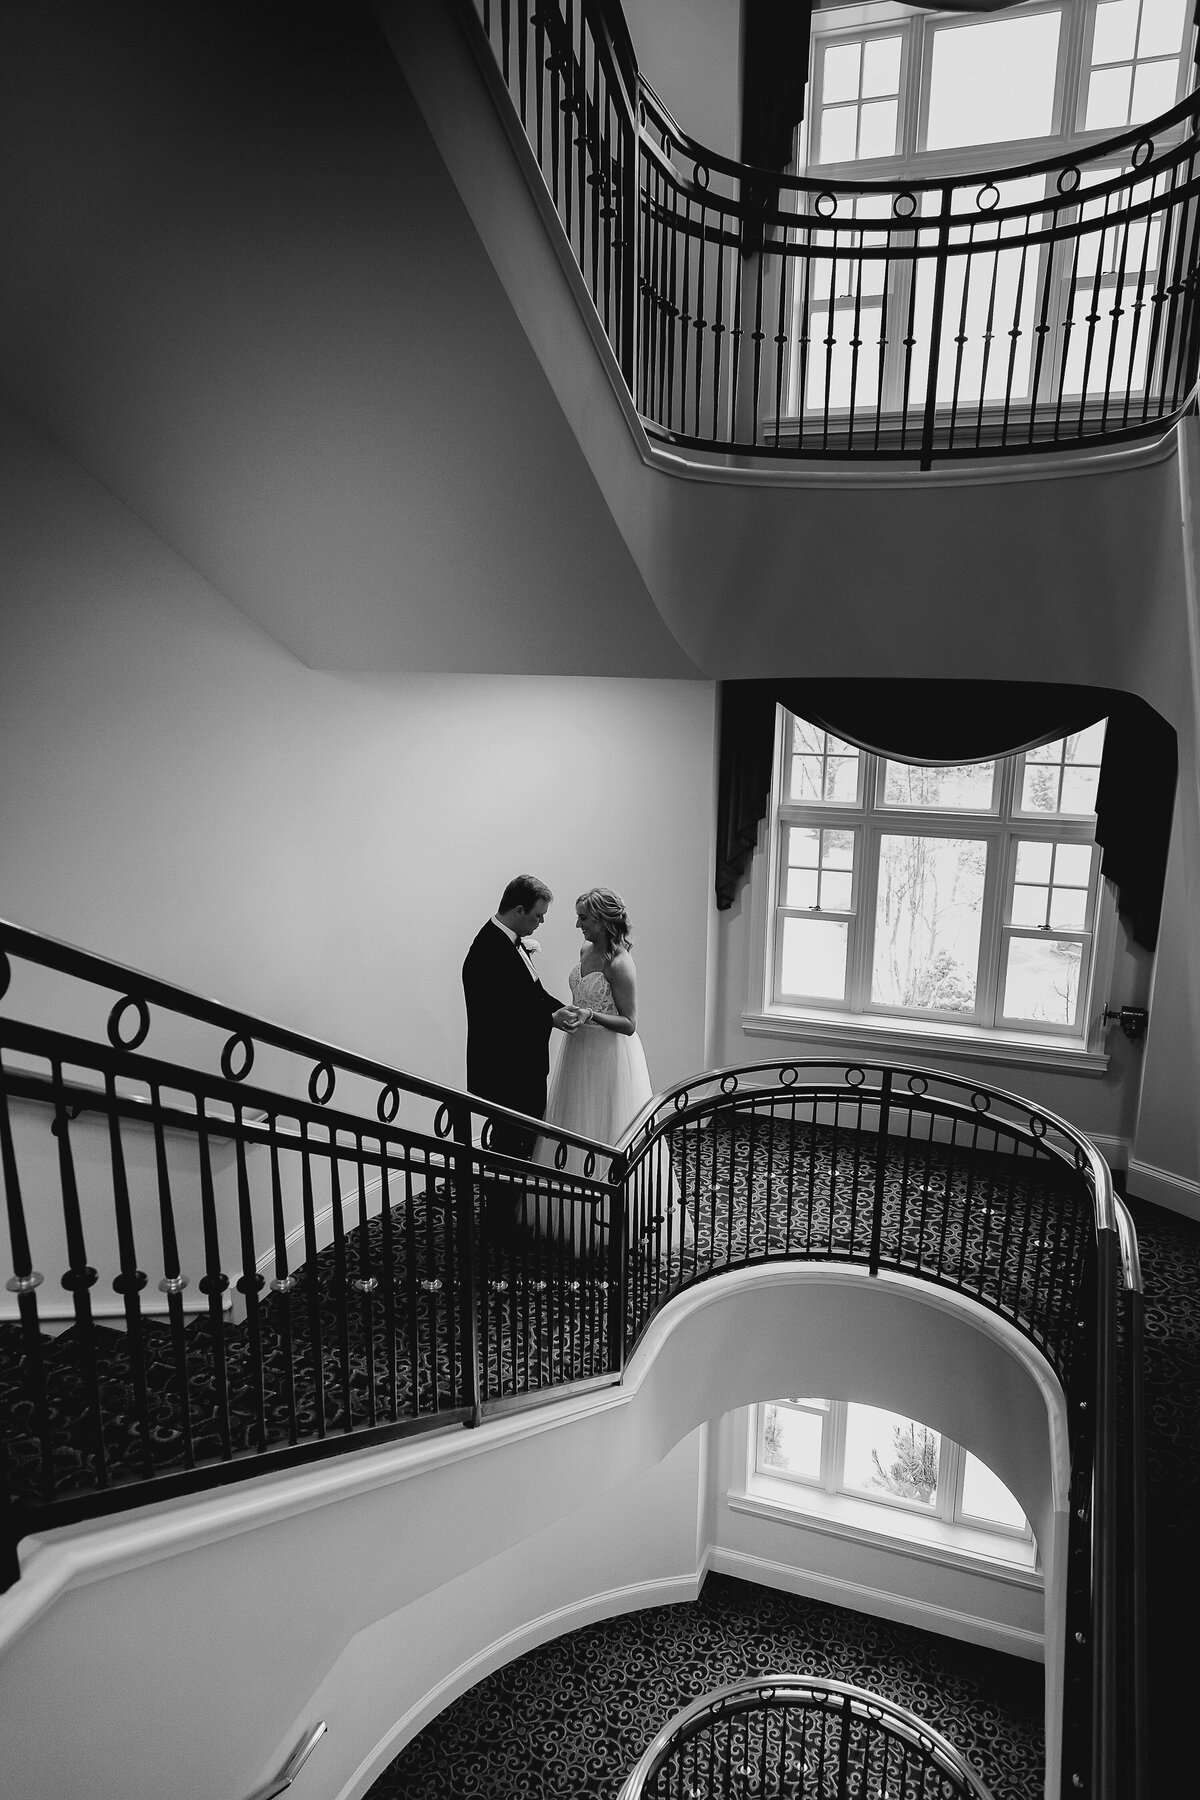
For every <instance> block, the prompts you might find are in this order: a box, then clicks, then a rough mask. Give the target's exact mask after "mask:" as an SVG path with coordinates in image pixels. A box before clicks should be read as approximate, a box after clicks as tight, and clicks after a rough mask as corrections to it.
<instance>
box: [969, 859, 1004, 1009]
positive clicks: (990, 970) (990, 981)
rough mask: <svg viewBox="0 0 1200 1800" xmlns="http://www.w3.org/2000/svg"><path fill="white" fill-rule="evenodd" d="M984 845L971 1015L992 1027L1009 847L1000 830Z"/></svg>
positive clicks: (1002, 951)
mask: <svg viewBox="0 0 1200 1800" xmlns="http://www.w3.org/2000/svg"><path fill="white" fill-rule="evenodd" d="M987 846H988V847H987V874H986V876H985V879H984V887H983V907H982V916H981V918H980V922H979V991H978V993H977V995H976V1009H975V1016H976V1018H977V1019H978V1021H979V1023H980V1024H981V1025H994V1024H995V1023H996V1015H997V1011H998V1008H999V1004H1000V999H999V996H1000V963H1001V960H1002V957H1003V954H1004V917H1005V907H1006V902H1007V899H1008V883H1009V862H1010V844H1009V840H1008V836H1007V833H1006V832H1005V831H1004V830H1003V829H1000V830H996V831H993V832H992V833H990V834H989V836H988V841H987Z"/></svg>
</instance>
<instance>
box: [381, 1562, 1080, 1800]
mask: <svg viewBox="0 0 1200 1800" xmlns="http://www.w3.org/2000/svg"><path fill="white" fill-rule="evenodd" d="M780 1671H784V1672H788V1673H792V1674H802V1675H819V1676H826V1677H832V1678H833V1679H834V1680H837V1681H849V1682H853V1683H855V1684H857V1685H858V1686H860V1687H865V1688H868V1689H870V1690H871V1691H872V1692H874V1693H879V1694H882V1695H884V1696H885V1698H887V1699H889V1700H892V1701H895V1702H896V1703H898V1704H899V1705H901V1706H905V1707H907V1708H909V1710H910V1711H912V1712H915V1713H917V1714H918V1715H920V1716H921V1717H922V1718H924V1719H926V1720H928V1721H930V1722H931V1723H933V1724H935V1725H936V1726H937V1727H938V1728H939V1729H940V1730H941V1731H942V1732H943V1733H944V1735H945V1736H946V1737H948V1738H949V1739H950V1741H951V1742H952V1743H953V1744H954V1745H955V1747H956V1748H957V1749H959V1750H960V1751H962V1753H963V1754H964V1755H965V1756H966V1757H967V1758H968V1760H969V1761H970V1762H972V1763H973V1764H974V1766H975V1768H976V1769H977V1770H978V1771H979V1773H980V1774H981V1775H982V1776H983V1778H984V1780H985V1781H986V1782H987V1784H988V1786H989V1787H990V1789H991V1792H992V1795H993V1800H1033V1796H1035V1795H1037V1794H1038V1793H1039V1792H1040V1791H1041V1786H1042V1769H1043V1765H1044V1760H1045V1748H1044V1744H1043V1737H1042V1681H1043V1678H1042V1668H1041V1664H1040V1663H1031V1662H1026V1661H1023V1660H1022V1659H1020V1658H1017V1657H1012V1656H1003V1655H1001V1654H999V1653H998V1652H996V1651H994V1650H982V1649H979V1648H977V1647H976V1646H975V1645H972V1644H962V1643H957V1642H952V1641H951V1640H950V1639H949V1638H941V1637H936V1636H934V1635H933V1634H932V1633H930V1632H925V1631H916V1630H913V1629H911V1628H910V1627H907V1626H903V1625H893V1624H889V1623H887V1622H886V1621H885V1620H882V1619H871V1618H866V1617H864V1615H863V1614H861V1613H853V1612H846V1611H843V1610H842V1609H841V1608H840V1607H836V1606H826V1605H823V1604H822V1603H821V1602H819V1601H816V1600H804V1599H801V1598H799V1597H798V1596H795V1595H792V1594H781V1593H777V1592H775V1591H773V1590H772V1589H769V1588H760V1587H754V1586H752V1585H750V1584H749V1583H748V1582H744V1581H734V1580H731V1579H730V1578H729V1577H728V1576H723V1575H710V1576H709V1577H708V1579H707V1581H706V1582H705V1583H704V1587H703V1590H702V1591H701V1594H700V1597H699V1599H698V1600H696V1601H695V1602H694V1603H693V1604H690V1605H678V1606H656V1607H652V1608H649V1609H648V1610H646V1611H644V1612H636V1613H626V1614H625V1615H623V1616H622V1617H621V1618H618V1619H612V1620H609V1621H607V1622H606V1623H603V1624H600V1625H590V1626H586V1627H585V1628H584V1629H583V1630H581V1631H573V1632H570V1633H568V1634H567V1635H566V1636H565V1637H562V1638H559V1639H557V1640H556V1641H555V1642H553V1643H550V1644H544V1645H542V1646H541V1648H540V1649H537V1650H534V1651H531V1652H530V1654H529V1655H527V1656H523V1657H520V1658H518V1659H517V1661H515V1662H512V1663H509V1664H508V1666H507V1667H506V1668H503V1669H499V1670H497V1672H496V1673H495V1674H494V1675H491V1676H489V1677H488V1678H487V1680H485V1681H481V1682H480V1683H479V1684H478V1685H477V1686H476V1687H474V1688H472V1689H471V1690H470V1692H469V1693H466V1694H464V1695H462V1697H461V1698H460V1699H459V1700H457V1701H455V1702H454V1703H453V1704H452V1705H451V1706H449V1707H447V1709H446V1711H445V1712H443V1713H442V1714H441V1715H440V1716H439V1717H438V1718H437V1719H435V1720H434V1722H433V1723H432V1724H431V1725H429V1726H427V1727H426V1729H425V1730H424V1731H423V1732H421V1733H420V1735H419V1736H418V1737H416V1738H414V1739H413V1741H412V1743H411V1744H409V1745H408V1747H407V1748H406V1749H405V1750H404V1751H403V1752H402V1753H401V1754H400V1755H399V1756H398V1757H397V1758H396V1760H395V1761H394V1762H393V1763H392V1764H391V1766H390V1767H389V1768H388V1769H387V1770H386V1771H385V1773H384V1774H383V1775H381V1776H380V1777H379V1779H378V1780H377V1781H376V1782H375V1783H374V1785H373V1786H372V1788H371V1790H370V1793H371V1800H523V1797H524V1796H526V1795H528V1796H530V1797H531V1800H532V1796H535V1795H536V1796H537V1797H538V1800H585V1797H586V1800H590V1797H591V1796H596V1797H597V1800H600V1797H601V1796H603V1800H615V1797H616V1795H617V1793H618V1792H619V1790H620V1786H621V1783H622V1781H623V1780H624V1779H625V1777H626V1775H627V1774H628V1773H629V1771H630V1769H631V1768H632V1767H633V1765H634V1764H635V1763H636V1762H637V1760H638V1758H639V1757H640V1756H641V1754H642V1752H643V1751H644V1750H645V1748H646V1746H647V1745H648V1744H649V1743H650V1741H651V1740H652V1738H653V1737H654V1736H655V1734H656V1732H658V1731H659V1730H660V1729H661V1727H662V1726H663V1725H665V1724H666V1722H667V1720H668V1719H669V1718H670V1717H671V1715H672V1714H673V1713H675V1712H676V1711H678V1710H679V1708H680V1707H682V1706H685V1705H687V1703H688V1702H689V1701H691V1700H694V1699H695V1698H696V1697H697V1696H698V1695H700V1694H703V1693H705V1692H707V1691H708V1690H710V1689H712V1688H717V1687H722V1686H724V1685H726V1684H727V1683H729V1682H734V1681H743V1680H745V1679H746V1678H747V1677H748V1676H753V1675H768V1674H778V1673H779V1672H780ZM734 1791H735V1792H736V1785H735V1789H734Z"/></svg>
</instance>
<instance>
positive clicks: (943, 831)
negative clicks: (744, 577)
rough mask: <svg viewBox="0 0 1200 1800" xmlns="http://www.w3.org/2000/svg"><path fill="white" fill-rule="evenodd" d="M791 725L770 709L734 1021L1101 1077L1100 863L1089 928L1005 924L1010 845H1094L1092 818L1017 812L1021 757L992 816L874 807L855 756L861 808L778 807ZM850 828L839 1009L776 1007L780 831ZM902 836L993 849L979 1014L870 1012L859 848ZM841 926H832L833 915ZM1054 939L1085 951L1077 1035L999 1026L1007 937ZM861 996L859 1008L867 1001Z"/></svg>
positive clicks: (1104, 909)
mask: <svg viewBox="0 0 1200 1800" xmlns="http://www.w3.org/2000/svg"><path fill="white" fill-rule="evenodd" d="M790 718H791V715H790V714H789V713H788V712H787V711H786V710H785V709H784V708H783V707H778V708H777V709H776V726H775V756H774V763H773V773H772V783H771V796H770V803H769V808H768V813H767V818H766V822H765V828H764V830H763V831H762V832H761V833H760V840H759V846H758V849H757V851H756V854H755V858H754V865H753V868H752V870H751V879H750V884H749V891H750V892H751V894H753V895H754V896H755V898H754V901H753V904H752V935H751V954H750V991H749V994H748V997H747V1006H746V1010H745V1011H744V1012H743V1014H742V1024H743V1028H744V1029H745V1030H746V1032H747V1033H749V1034H751V1035H757V1036H766V1037H775V1038H801V1039H811V1040H817V1041H820V1042H824V1043H832V1044H836V1046H837V1047H838V1050H839V1053H840V1052H841V1050H842V1049H843V1048H844V1049H851V1050H856V1051H857V1050H866V1051H868V1052H870V1053H871V1054H874V1055H884V1054H888V1053H895V1052H897V1051H898V1052H900V1053H901V1054H903V1055H906V1056H910V1057H913V1056H918V1057H919V1056H922V1055H929V1054H936V1055H939V1056H941V1055H952V1056H960V1057H966V1058H968V1059H974V1060H980V1061H987V1062H997V1063H1015V1064H1021V1065H1024V1066H1032V1067H1035V1068H1048V1069H1067V1068H1069V1069H1072V1070H1074V1071H1076V1072H1079V1073H1088V1074H1101V1073H1103V1072H1104V1071H1105V1070H1106V1069H1107V1067H1108V1055H1107V1052H1106V1050H1105V1036H1104V1031H1105V1020H1104V1013H1105V1010H1106V1008H1107V1000H1106V998H1105V996H1106V994H1107V990H1108V985H1109V982H1110V980H1111V976H1112V966H1113V958H1114V953H1115V949H1116V941H1117V913H1116V905H1115V901H1114V898H1113V895H1112V889H1111V884H1110V883H1108V882H1106V881H1104V880H1103V879H1102V877H1101V874H1100V856H1099V853H1098V852H1094V853H1093V858H1092V872H1091V884H1090V888H1089V896H1088V905H1087V912H1086V929H1085V930H1084V931H1082V932H1080V931H1075V930H1071V931H1062V932H1059V933H1057V934H1056V933H1054V932H1050V933H1044V932H1042V931H1040V930H1037V931H1035V929H1034V928H1033V927H1021V926H1016V925H1013V924H1012V923H1011V922H1010V921H1009V918H1008V908H1007V901H1008V896H1009V895H1010V894H1011V891H1012V881H1013V859H1014V858H1015V855H1016V845H1017V844H1018V842H1028V841H1032V840H1044V841H1051V842H1067V843H1073V842H1076V843H1089V844H1090V843H1093V842H1094V833H1095V818H1094V815H1088V816H1085V815H1061V814H1053V815H1051V814H1041V813H1036V814H1030V813H1021V812H1019V811H1018V810H1017V808H1016V805H1015V800H1016V797H1017V796H1018V795H1019V794H1020V791H1021V790H1020V785H1019V784H1020V781H1021V778H1022V771H1023V767H1024V758H1023V757H1022V756H1021V755H1020V754H1019V753H1018V754H1017V755H1016V756H1013V757H1011V758H1005V759H1002V761H1001V763H1000V765H999V768H998V771H997V785H996V788H995V789H994V791H993V801H992V807H991V809H990V810H988V811H986V812H984V811H957V810H951V809H949V808H939V809H938V810H937V811H936V812H931V811H915V810H914V811H911V812H909V811H905V810H901V809H899V808H888V809H887V810H886V813H885V811H884V809H883V807H882V805H881V804H880V802H879V796H880V795H881V794H882V786H883V780H884V763H885V761H886V759H885V758H883V757H874V756H873V755H872V753H869V752H866V751H864V752H862V756H863V758H864V760H863V762H862V763H861V764H860V780H859V794H860V799H861V804H860V805H857V806H854V807H851V806H848V805H840V804H837V803H830V802H826V803H824V804H823V805H821V806H815V805H814V806H813V807H811V808H808V809H805V808H804V807H801V806H799V805H797V804H795V803H792V802H790V801H786V800H785V798H784V795H785V793H786V791H787V790H786V785H785V783H786V775H785V769H786V766H787V761H788V758H789V756H790V744H791V736H790ZM793 823H800V824H803V825H805V826H808V827H812V826H814V825H816V824H817V823H820V824H821V825H823V826H825V827H826V828H833V829H839V830H845V829H854V830H856V831H857V832H858V833H859V834H860V836H859V840H858V841H859V845H860V850H861V852H862V853H860V854H859V855H858V856H856V859H855V891H854V894H853V897H852V902H851V904H852V908H853V916H854V927H853V928H852V930H851V934H850V936H851V946H850V954H849V964H850V966H849V969H848V977H847V997H846V998H845V999H844V1000H842V1001H825V1000H816V1001H812V1000H789V999H786V998H781V997H780V994H779V989H778V985H777V979H776V973H777V969H778V966H779V958H780V954H781V937H782V933H781V931H780V921H781V918H782V917H783V916H785V915H786V912H787V908H786V907H784V905H783V903H782V893H783V882H784V876H783V858H784V851H785V831H786V828H787V826H788V825H789V824H793ZM906 825H910V826H911V829H912V830H913V832H914V834H915V833H919V834H921V835H930V836H934V835H941V836H947V837H959V836H965V835H969V836H972V837H978V838H986V839H987V840H988V841H989V844H990V845H993V846H994V851H993V854H991V855H989V858H988V863H989V868H988V875H987V885H986V890H985V901H984V910H985V920H984V925H983V927H982V930H981V947H980V961H979V988H978V992H977V1007H976V1011H977V1014H981V1015H983V1016H982V1017H977V1018H975V1019H972V1020H969V1021H967V1020H962V1019H961V1018H958V1017H956V1015H954V1014H952V1013H932V1012H915V1011H901V1010H899V1009H894V1008H888V1007H886V1006H883V1005H880V1004H879V1003H877V1002H872V1001H870V998H869V996H870V981H871V968H870V943H871V936H872V931H873V925H874V907H875V880H876V876H875V867H876V862H877V858H876V857H875V856H874V855H873V854H869V853H868V850H867V847H868V846H869V845H874V843H875V842H876V841H877V839H878V837H879V836H880V835H882V834H883V831H884V830H885V829H889V830H892V831H894V832H897V833H903V830H904V827H905V826H906ZM833 916H840V915H833ZM1022 935H1027V936H1036V937H1038V938H1044V937H1046V936H1051V937H1052V936H1055V935H1058V936H1063V937H1070V938H1073V939H1074V938H1081V937H1082V938H1084V939H1085V940H1086V945H1085V955H1084V962H1085V965H1086V966H1085V967H1084V968H1083V969H1082V970H1081V975H1080V983H1079V998H1078V1002H1077V1010H1076V1021H1077V1022H1076V1024H1075V1026H1074V1027H1073V1028H1071V1029H1069V1030H1068V1029H1065V1028H1062V1027H1054V1028H1049V1029H1047V1028H1045V1027H1040V1026H1039V1025H1038V1024H1037V1023H1036V1022H1031V1021H1024V1020H1011V1019H1005V1018H1003V1017H1002V1016H1000V1015H999V1011H998V999H997V989H998V985H999V981H1000V976H1001V970H1002V968H1003V967H1004V966H1006V965H1005V961H1004V960H1003V955H1002V953H1003V952H1004V947H1005V945H1006V944H1007V943H1008V942H1009V941H1010V940H1011V938H1012V937H1014V936H1017V937H1019V936H1022ZM864 997H865V998H864Z"/></svg>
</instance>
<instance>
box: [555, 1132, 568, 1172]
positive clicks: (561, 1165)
mask: <svg viewBox="0 0 1200 1800" xmlns="http://www.w3.org/2000/svg"><path fill="white" fill-rule="evenodd" d="M554 1166H555V1168H556V1169H565V1168H566V1166H567V1146H566V1145H565V1144H564V1143H563V1141H562V1139H561V1138H560V1139H559V1141H558V1143H557V1144H555V1146H554Z"/></svg>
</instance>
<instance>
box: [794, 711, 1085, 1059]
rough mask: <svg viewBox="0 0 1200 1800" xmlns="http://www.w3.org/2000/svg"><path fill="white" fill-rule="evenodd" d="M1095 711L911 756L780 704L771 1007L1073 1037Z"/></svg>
mask: <svg viewBox="0 0 1200 1800" xmlns="http://www.w3.org/2000/svg"><path fill="white" fill-rule="evenodd" d="M1103 745H1104V724H1103V722H1101V723H1098V724H1096V725H1092V726H1089V727H1088V728H1087V729H1086V730H1085V731H1081V732H1077V733H1075V734H1074V735H1073V736H1071V737H1068V738H1063V739H1060V740H1058V741H1057V742H1055V743H1052V744H1045V745H1043V746H1041V747H1040V748H1038V749H1035V750H1030V751H1028V752H1026V753H1024V754H1021V755H1016V756H1009V757H1002V758H999V759H997V760H995V761H993V762H983V763H973V764H966V765H962V766H956V767H953V768H947V767H935V768H927V767H920V766H917V765H915V764H912V763H903V762H899V761H896V760H894V759H892V758H889V757H885V756H878V755H873V754H871V753H869V752H867V751H865V750H860V749H858V748H857V746H855V745H853V744H849V743H844V742H842V741H841V740H839V739H838V738H836V737H834V736H832V735H831V734H830V733H829V732H827V731H824V730H822V729H821V728H820V727H819V726H817V725H813V724H811V723H809V722H808V721H807V720H805V719H802V718H799V717H797V716H795V715H794V714H791V713H787V712H785V711H784V710H783V708H780V709H779V714H778V736H777V748H778V758H777V768H776V777H775V793H776V803H775V806H774V812H773V817H774V829H773V832H772V834H771V843H770V848H769V852H768V854H769V855H770V857H771V862H772V896H771V906H770V918H769V921H768V929H767V938H768V955H767V958H766V959H765V960H766V962H767V964H768V968H769V985H768V991H767V995H766V998H767V1003H768V1006H769V1008H770V1010H771V1012H772V1014H773V1015H774V1016H775V1017H776V1018H777V1019H778V1018H779V1017H782V1016H786V1015H788V1014H792V1015H795V1016H807V1017H809V1018H813V1019H816V1018H820V1019H823V1020H824V1021H825V1023H826V1024H836V1023H838V1022H842V1023H851V1022H857V1023H859V1024H872V1023H874V1024H876V1025H877V1024H879V1023H880V1022H882V1021H905V1022H910V1023H911V1024H913V1025H914V1026H918V1027H919V1026H926V1027H927V1026H930V1025H936V1024H939V1023H940V1024H941V1026H942V1027H943V1028H949V1029H951V1030H961V1029H963V1028H967V1029H969V1030H971V1031H973V1032H975V1033H979V1032H986V1033H991V1034H1003V1036H1004V1037H1006V1038H1009V1039H1021V1038H1025V1039H1029V1040H1033V1041H1037V1040H1039V1039H1040V1040H1044V1041H1053V1042H1055V1043H1057V1044H1066V1045H1069V1044H1070V1043H1071V1042H1072V1041H1073V1042H1075V1043H1076V1044H1078V1045H1080V1046H1081V1045H1082V1043H1083V1040H1084V1038H1085V1036H1086V1028H1087V1020H1088V1015H1089V994H1090V988H1091V982H1092V974H1093V970H1094V968H1095V966H1096V956H1095V938H1096V921H1097V910H1098V900H1099V894H1100V870H1099V863H1100V858H1099V854H1098V852H1097V849H1096V845H1095V838H1094V834H1095V813H1094V808H1095V803H1096V787H1097V782H1098V779H1099V773H1100V758H1101V754H1102V751H1103Z"/></svg>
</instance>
